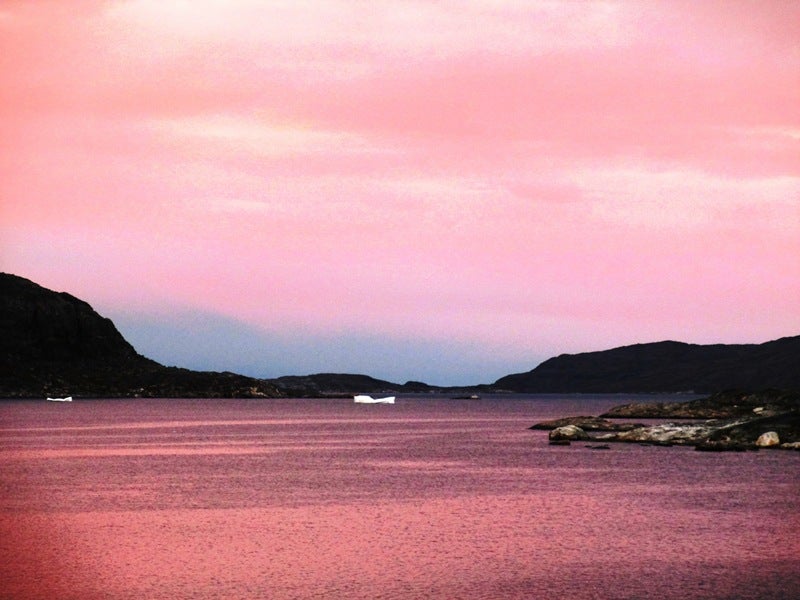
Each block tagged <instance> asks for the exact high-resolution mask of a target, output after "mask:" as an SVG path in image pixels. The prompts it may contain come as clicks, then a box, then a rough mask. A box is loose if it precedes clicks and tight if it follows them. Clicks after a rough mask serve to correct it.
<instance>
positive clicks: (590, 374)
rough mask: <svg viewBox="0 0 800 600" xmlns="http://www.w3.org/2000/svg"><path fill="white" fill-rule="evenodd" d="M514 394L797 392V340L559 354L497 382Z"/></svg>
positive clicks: (799, 384) (672, 344)
mask: <svg viewBox="0 0 800 600" xmlns="http://www.w3.org/2000/svg"><path fill="white" fill-rule="evenodd" d="M493 387H496V388H501V389H506V390H511V391H515V392H528V393H549V392H583V393H591V392H596V393H601V392H683V391H694V392H697V393H713V392H719V391H722V390H726V389H732V388H740V389H750V390H756V389H766V388H780V389H800V336H795V337H786V338H781V339H779V340H775V341H772V342H766V343H764V344H734V345H725V344H713V345H697V344H685V343H682V342H672V341H666V342H655V343H651V344H635V345H633V346H623V347H620V348H613V349H611V350H603V351H600V352H585V353H582V354H562V355H560V356H557V357H555V358H551V359H549V360H546V361H545V362H543V363H542V364H540V365H539V366H538V367H536V368H535V369H533V370H532V371H528V372H527V373H517V374H514V375H507V376H505V377H502V378H500V379H498V380H497V381H496V382H495V383H494V386H493Z"/></svg>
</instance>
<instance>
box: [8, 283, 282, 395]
mask: <svg viewBox="0 0 800 600" xmlns="http://www.w3.org/2000/svg"><path fill="white" fill-rule="evenodd" d="M67 394H69V395H73V396H167V397H175V396H192V397H263V396H277V395H280V392H278V390H277V388H275V386H273V385H272V384H270V383H268V382H266V381H263V380H258V379H252V378H249V377H244V376H242V375H235V374H233V373H205V372H195V371H189V370H187V369H178V368H175V367H165V366H163V365H160V364H158V363H157V362H155V361H152V360H150V359H148V358H145V357H144V356H141V355H140V354H138V353H137V352H136V350H134V348H133V346H131V345H130V344H129V343H128V342H127V341H126V340H125V339H124V338H123V337H122V335H121V334H120V333H119V331H117V328H116V327H115V326H114V324H113V323H112V322H111V320H110V319H107V318H104V317H102V316H100V315H99V314H97V313H96V312H95V311H94V310H93V309H92V307H91V306H89V304H87V303H86V302H84V301H82V300H79V299H78V298H75V297H74V296H71V295H69V294H66V293H58V292H54V291H51V290H48V289H46V288H43V287H41V286H40V285H37V284H35V283H33V282H32V281H29V280H27V279H24V278H22V277H18V276H16V275H9V274H6V273H0V397H4V398H9V397H34V398H42V397H45V396H60V395H67Z"/></svg>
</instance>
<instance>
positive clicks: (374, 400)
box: [353, 395, 395, 404]
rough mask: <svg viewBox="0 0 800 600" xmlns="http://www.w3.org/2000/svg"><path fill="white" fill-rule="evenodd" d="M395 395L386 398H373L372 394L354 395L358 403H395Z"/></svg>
mask: <svg viewBox="0 0 800 600" xmlns="http://www.w3.org/2000/svg"><path fill="white" fill-rule="evenodd" d="M394 398H395V397H394V396H387V397H386V398H373V397H372V396H363V395H361V396H353V400H355V402H356V404H394Z"/></svg>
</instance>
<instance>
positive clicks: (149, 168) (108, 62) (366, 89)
mask: <svg viewBox="0 0 800 600" xmlns="http://www.w3.org/2000/svg"><path fill="white" fill-rule="evenodd" d="M0 173H2V176H0V270H2V271H5V272H10V273H15V274H17V275H21V276H23V277H27V278H29V279H32V280H34V281H36V282H37V283H39V284H41V285H44V286H45V287H48V288H51V289H55V290H58V291H68V292H69V293H71V294H73V295H75V296H78V297H80V298H82V299H84V300H86V301H88V302H89V303H90V304H92V306H93V307H94V308H95V309H96V310H98V311H99V312H100V313H101V314H103V315H104V316H108V317H110V318H112V319H113V320H114V322H115V323H116V324H117V327H118V328H119V329H120V331H121V332H122V333H123V335H125V337H126V338H127V339H128V340H129V341H130V342H131V343H133V345H134V346H135V347H136V349H137V350H138V351H139V352H141V353H142V354H145V355H146V356H149V357H151V358H154V359H156V360H158V361H160V362H163V363H165V364H169V365H173V364H175V365H179V366H185V367H190V368H202V369H213V370H233V371H237V372H241V373H245V374H248V375H255V376H264V377H273V376H279V375H290V374H305V373H315V372H320V371H336V372H355V373H366V374H369V375H372V376H375V377H380V378H384V379H389V380H392V381H398V382H403V381H406V380H408V379H417V380H423V381H426V382H428V383H434V384H442V385H445V384H468V383H488V382H492V381H494V380H495V379H497V378H498V377H500V376H502V375H505V374H508V373H512V372H518V371H527V370H529V369H531V368H533V367H534V366H535V365H536V364H538V363H539V362H541V361H542V360H544V359H546V358H548V357H550V356H553V355H557V354H561V353H564V352H569V353H574V352H582V351H589V350H600V349H605V348H610V347H614V346H620V345H625V344H632V343H639V342H652V341H658V340H663V339H674V340H681V341H687V342H693V343H760V342H764V341H767V340H771V339H775V338H778V337H782V336H787V335H797V334H800V2H797V1H793V0H785V1H780V0H774V1H769V0H762V1H758V2H755V1H753V2H750V1H736V0H730V1H720V2H717V1H710V0H709V1H702V2H697V1H694V0H687V1H681V0H669V1H663V2H660V1H655V0H653V1H648V0H631V1H615V0H608V1H597V2H591V1H587V2H577V1H576V2H559V1H555V0H541V1H538V0H509V1H500V0H452V1H440V2H436V1H432V0H426V1H418V2H417V1H406V2H399V1H397V2H395V1H384V0H368V1H356V0H353V1H350V2H345V1H343V0H342V1H329V0H290V1H277V0H276V1H256V0H238V1H228V0H226V1H223V0H186V1H178V0H176V1H172V2H165V1H163V0H130V1H108V2H103V1H63V0H35V1H34V0H30V1H18V0H10V1H9V0H3V1H2V2H0Z"/></svg>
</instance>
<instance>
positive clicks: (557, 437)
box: [548, 425, 590, 442]
mask: <svg viewBox="0 0 800 600" xmlns="http://www.w3.org/2000/svg"><path fill="white" fill-rule="evenodd" d="M548 439H549V440H550V442H560V441H564V440H566V441H577V440H588V439H590V438H589V434H588V433H586V432H585V431H584V430H583V429H581V428H580V427H577V426H576V425H564V426H563V427H556V428H555V429H553V430H552V431H551V432H550V434H549V435H548Z"/></svg>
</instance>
